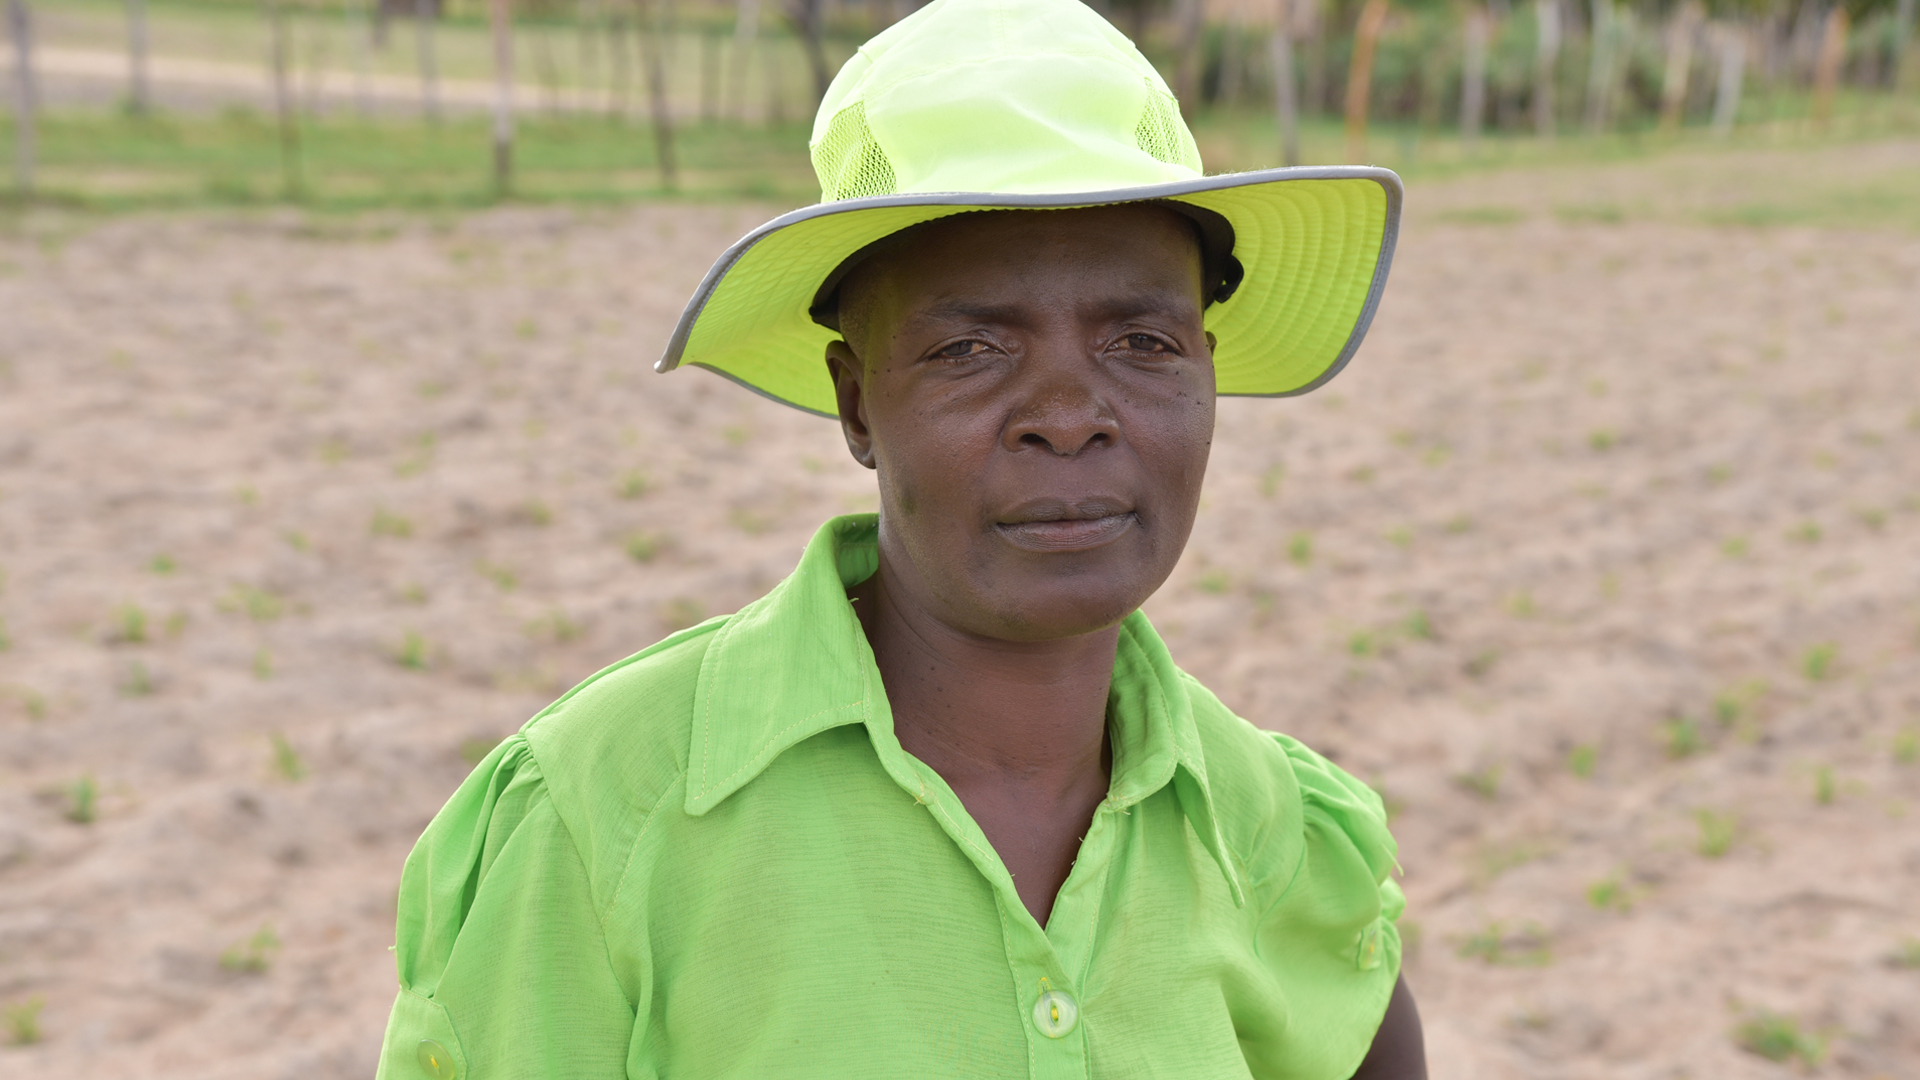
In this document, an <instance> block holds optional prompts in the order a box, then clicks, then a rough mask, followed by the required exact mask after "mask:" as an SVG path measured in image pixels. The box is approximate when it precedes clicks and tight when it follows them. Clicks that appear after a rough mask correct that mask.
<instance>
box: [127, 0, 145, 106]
mask: <svg viewBox="0 0 1920 1080" xmlns="http://www.w3.org/2000/svg"><path fill="white" fill-rule="evenodd" d="M127 107H128V108H130V109H132V110H133V111H134V113H136V114H140V115H144V114H145V113H146V111H147V0H127Z"/></svg>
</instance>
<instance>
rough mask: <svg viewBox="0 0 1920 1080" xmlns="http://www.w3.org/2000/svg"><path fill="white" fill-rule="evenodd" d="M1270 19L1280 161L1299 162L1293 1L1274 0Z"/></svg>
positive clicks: (1296, 163)
mask: <svg viewBox="0 0 1920 1080" xmlns="http://www.w3.org/2000/svg"><path fill="white" fill-rule="evenodd" d="M1275 7H1276V11H1275V15H1274V21H1273V37H1272V39H1271V40H1270V41H1269V43H1268V44H1269V46H1270V47H1271V49H1272V52H1273V112H1274V116H1275V118H1276V119H1277V120H1278V121H1279V123H1280V163H1281V164H1282V165H1298V164H1300V98H1299V94H1298V93H1297V92H1296V90H1295V85H1294V76H1293V2H1292V0H1277V3H1276V5H1275Z"/></svg>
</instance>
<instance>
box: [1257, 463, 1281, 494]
mask: <svg viewBox="0 0 1920 1080" xmlns="http://www.w3.org/2000/svg"><path fill="white" fill-rule="evenodd" d="M1286 477H1287V467H1286V466H1285V465H1269V466H1267V467H1266V468H1265V469H1263V470H1261V472H1260V496H1261V497H1262V498H1266V499H1271V498H1273V497H1274V496H1275V495H1278V494H1280V481H1282V480H1284V479H1286Z"/></svg>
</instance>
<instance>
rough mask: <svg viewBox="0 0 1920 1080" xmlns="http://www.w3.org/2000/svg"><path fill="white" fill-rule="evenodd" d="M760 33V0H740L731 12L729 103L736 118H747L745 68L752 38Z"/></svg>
mask: <svg viewBox="0 0 1920 1080" xmlns="http://www.w3.org/2000/svg"><path fill="white" fill-rule="evenodd" d="M759 34H760V0H740V2H739V6H737V7H736V8H734V13H733V57H732V63H733V67H732V68H731V69H730V71H729V73H728V76H729V81H730V83H731V84H732V88H731V90H730V97H731V99H732V101H731V104H732V106H733V112H734V114H735V116H736V118H737V119H739V120H741V121H742V122H744V121H745V120H746V119H747V69H748V68H751V67H752V66H753V53H754V44H755V41H754V39H755V38H756V37H758V36H759Z"/></svg>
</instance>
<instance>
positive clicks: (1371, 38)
mask: <svg viewBox="0 0 1920 1080" xmlns="http://www.w3.org/2000/svg"><path fill="white" fill-rule="evenodd" d="M1386 21H1387V0H1367V5H1366V6H1365V7H1363V8H1361V9H1360V22H1359V23H1358V25H1356V26H1355V27H1354V31H1353V62H1352V64H1351V65H1350V66H1349V67H1348V68H1347V160H1348V161H1351V162H1355V163H1358V162H1360V161H1362V160H1363V159H1365V158H1366V156H1367V98H1368V96H1369V94H1370V93H1371V92H1372V90H1373V53H1374V49H1375V48H1376V47H1377V46H1378V45H1379V44H1380V27H1381V26H1382V25H1384V24H1385V23H1386Z"/></svg>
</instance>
